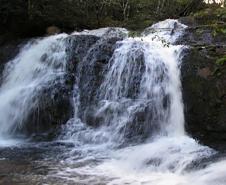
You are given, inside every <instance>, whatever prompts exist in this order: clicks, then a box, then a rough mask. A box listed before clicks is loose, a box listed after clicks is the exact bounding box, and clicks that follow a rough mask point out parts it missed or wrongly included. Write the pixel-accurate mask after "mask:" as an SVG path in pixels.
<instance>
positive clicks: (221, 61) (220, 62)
mask: <svg viewBox="0 0 226 185" xmlns="http://www.w3.org/2000/svg"><path fill="white" fill-rule="evenodd" d="M216 64H217V65H219V66H222V65H224V64H226V56H224V57H222V58H219V59H217V61H216Z"/></svg>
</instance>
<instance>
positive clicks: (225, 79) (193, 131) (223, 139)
mask: <svg viewBox="0 0 226 185" xmlns="http://www.w3.org/2000/svg"><path fill="white" fill-rule="evenodd" d="M219 27H220V28H221V27H222V25H219ZM219 30H220V29H219ZM179 42H180V43H183V44H186V45H189V46H190V47H189V48H188V49H187V50H186V51H185V52H184V58H183V63H182V66H181V68H182V69H181V72H182V87H183V100H184V105H185V119H186V130H187V132H188V133H189V134H190V135H192V136H193V137H194V138H196V139H198V140H199V141H200V142H201V143H203V144H206V145H209V146H211V147H213V148H216V149H221V150H222V149H226V113H225V111H226V58H225V56H226V36H225V34H223V33H222V32H217V33H216V27H212V26H202V25H195V24H194V23H193V24H192V26H191V24H190V27H189V28H188V29H187V31H186V33H185V35H184V37H183V38H182V39H181V40H180V41H179Z"/></svg>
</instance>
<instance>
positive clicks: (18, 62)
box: [0, 35, 66, 140]
mask: <svg viewBox="0 0 226 185" xmlns="http://www.w3.org/2000/svg"><path fill="white" fill-rule="evenodd" d="M65 37H66V35H57V36H52V37H48V38H46V39H43V40H35V41H31V42H30V43H28V44H26V45H25V46H24V47H23V48H22V49H21V51H20V54H19V55H18V56H17V57H16V58H15V59H14V60H12V61H10V62H9V63H8V64H7V65H6V67H5V71H4V77H3V83H2V85H1V88H0V101H1V104H0V110H1V111H0V137H1V138H4V137H9V136H10V135H11V134H13V133H15V131H17V130H18V129H21V128H22V127H23V123H24V121H25V119H26V118H27V116H28V114H29V112H30V111H31V109H33V108H36V107H37V106H38V101H39V99H38V98H37V96H38V95H39V92H40V91H41V90H42V89H43V87H45V86H49V84H50V83H51V82H54V80H56V78H57V77H60V76H62V75H63V74H64V73H65V66H66V54H65V44H64V41H63V38H65ZM1 140H2V139H1Z"/></svg>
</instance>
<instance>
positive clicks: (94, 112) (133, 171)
mask: <svg viewBox="0 0 226 185" xmlns="http://www.w3.org/2000/svg"><path fill="white" fill-rule="evenodd" d="M185 29H186V26H185V25H183V24H181V23H179V22H178V21H177V20H171V19H169V20H165V21H162V22H159V23H157V24H154V25H153V26H151V27H149V28H147V29H145V30H144V32H143V33H142V34H141V36H140V37H134V38H133V37H129V34H128V31H127V30H126V29H123V28H102V29H97V30H92V31H88V30H85V31H83V32H74V33H72V34H71V35H67V34H60V35H55V36H50V37H45V38H42V39H34V40H32V41H30V42H28V43H27V44H26V45H25V46H23V47H22V48H21V51H20V53H19V54H18V55H17V56H16V57H15V59H13V60H11V61H9V63H8V64H7V65H6V66H5V70H4V74H3V81H2V84H1V87H0V145H1V146H2V145H5V144H4V142H5V141H7V139H8V138H11V137H15V136H17V135H18V134H21V133H22V132H23V129H24V128H25V127H27V126H28V127H29V125H30V126H32V120H30V118H29V116H30V114H31V112H32V111H33V110H39V109H40V104H39V103H40V101H41V97H42V96H43V92H44V91H49V88H50V87H52V88H53V89H54V91H57V89H58V86H54V84H56V83H58V81H60V83H62V84H63V86H64V85H65V79H66V77H65V75H67V73H72V76H73V78H72V79H73V80H72V82H71V81H70V82H68V83H73V84H72V88H69V89H66V90H65V91H70V92H68V94H67V95H68V96H69V99H70V100H72V105H73V111H71V112H73V115H72V117H71V119H69V120H68V121H67V122H66V123H60V124H61V125H62V126H61V127H60V131H59V135H58V137H57V139H56V140H55V141H54V142H50V145H51V144H53V145H55V144H59V143H60V144H62V143H63V144H62V145H63V146H65V148H63V149H62V148H61V149H62V150H63V154H62V155H60V157H62V159H61V160H60V161H59V163H58V164H57V165H56V166H54V167H52V168H53V169H55V171H54V175H52V176H54V178H55V177H61V178H62V179H64V181H66V180H68V181H70V183H71V182H75V184H76V183H77V182H78V183H77V184H109V185H111V184H112V185H113V184H119V185H122V184H132V185H136V184H137V185H141V184H148V185H166V184H167V185H178V184H181V185H189V184H191V182H193V183H194V184H196V185H212V184H217V185H224V184H225V181H226V179H225V178H226V177H225V173H224V172H225V171H226V170H225V167H224V166H225V161H218V162H216V163H213V164H209V163H207V162H206V161H208V160H209V159H211V157H213V156H214V154H216V153H217V152H216V151H214V150H212V149H211V148H209V147H207V146H202V145H200V144H199V143H198V142H197V141H195V140H194V139H192V138H191V137H189V136H188V135H187V133H186V131H185V128H184V124H185V120H184V111H183V109H184V107H183V102H182V92H181V82H180V66H181V62H182V58H183V50H184V49H185V48H187V46H183V45H177V44H176V41H177V39H178V38H180V37H182V36H183V32H184V30H185ZM85 38H88V39H85ZM69 68H70V69H69ZM58 96H60V97H61V96H62V97H63V96H64V94H63V93H61V92H60V93H59V95H58ZM50 99H52V100H53V101H54V100H55V99H54V97H52V96H50ZM46 103H47V102H46ZM60 103H61V102H60ZM67 103H68V102H67ZM70 103H71V102H69V104H70ZM62 107H63V105H62ZM58 113H59V112H58ZM60 114H61V112H60ZM62 114H63V113H62ZM35 116H36V114H35ZM41 116H42V115H41ZM41 116H40V117H41ZM48 116H51V115H48ZM37 117H39V115H38V114H37ZM50 120H51V119H50ZM39 123H40V122H39ZM2 142H3V144H2ZM65 143H66V144H65ZM68 143H69V144H68ZM8 144H9V145H11V144H12V143H11V141H10V143H8ZM41 144H42V143H41ZM41 144H40V145H41ZM45 144H46V143H45ZM64 144H65V145H64ZM67 144H68V145H69V146H72V147H71V148H70V149H68V148H67V147H66V146H67ZM40 145H39V146H40ZM6 146H7V145H6ZM45 146H46V145H45ZM55 157H56V156H54V157H53V158H54V160H55ZM57 157H59V156H57ZM48 160H49V158H47V159H45V160H44V161H45V163H46V162H47V161H48ZM197 164H200V166H199V165H197ZM201 165H203V166H201ZM50 169H51V167H50ZM84 177H85V178H87V179H84ZM94 182H95V183H94Z"/></svg>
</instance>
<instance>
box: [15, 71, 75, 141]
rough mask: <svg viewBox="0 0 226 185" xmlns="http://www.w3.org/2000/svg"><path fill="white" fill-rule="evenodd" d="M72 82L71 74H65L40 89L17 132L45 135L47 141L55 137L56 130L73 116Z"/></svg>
mask: <svg viewBox="0 0 226 185" xmlns="http://www.w3.org/2000/svg"><path fill="white" fill-rule="evenodd" d="M73 81H74V77H73V76H72V74H65V75H64V76H61V77H59V78H58V79H56V80H55V81H52V82H50V84H48V86H46V87H45V88H43V89H41V90H40V92H39V93H38V94H39V95H38V96H37V97H34V100H33V102H34V103H35V104H36V105H35V106H34V108H33V109H32V110H31V111H30V112H29V114H28V117H27V118H26V119H25V123H24V124H23V125H24V126H23V127H22V128H18V130H17V132H18V133H23V134H25V135H28V136H30V135H33V136H35V135H37V134H38V135H39V134H41V135H43V134H47V135H46V136H47V139H50V138H52V137H55V136H57V133H58V132H57V129H58V128H59V127H60V126H61V125H62V124H65V123H66V122H67V121H68V120H69V119H70V118H71V117H72V115H73V106H72V100H71V97H72V89H73V83H72V82H73ZM43 136H44V135H43Z"/></svg>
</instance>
